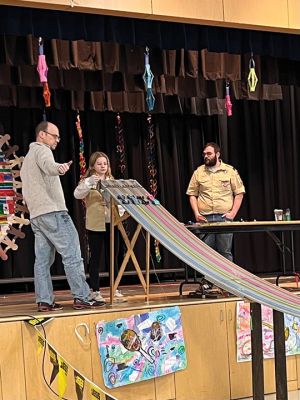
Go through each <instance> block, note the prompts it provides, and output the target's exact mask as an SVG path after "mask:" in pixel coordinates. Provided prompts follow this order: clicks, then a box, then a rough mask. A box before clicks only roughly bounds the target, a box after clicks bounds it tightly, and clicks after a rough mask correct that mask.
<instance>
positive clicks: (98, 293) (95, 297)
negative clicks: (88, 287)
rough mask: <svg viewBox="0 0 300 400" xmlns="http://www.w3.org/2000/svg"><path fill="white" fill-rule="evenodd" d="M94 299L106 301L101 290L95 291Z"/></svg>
mask: <svg viewBox="0 0 300 400" xmlns="http://www.w3.org/2000/svg"><path fill="white" fill-rule="evenodd" d="M93 300H96V301H104V303H105V300H104V298H103V296H102V294H101V293H100V292H99V291H96V292H94V298H93Z"/></svg>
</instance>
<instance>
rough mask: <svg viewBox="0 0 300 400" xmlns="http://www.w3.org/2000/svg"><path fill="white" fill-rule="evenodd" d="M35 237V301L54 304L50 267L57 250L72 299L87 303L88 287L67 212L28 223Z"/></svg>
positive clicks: (45, 215)
mask: <svg viewBox="0 0 300 400" xmlns="http://www.w3.org/2000/svg"><path fill="white" fill-rule="evenodd" d="M31 227H32V230H33V232H34V236H35V263H34V284H35V294H36V302H37V303H39V302H45V303H48V304H52V303H53V302H54V294H53V285H52V279H51V275H50V267H51V265H52V264H53V262H54V259H55V251H57V252H58V253H59V254H60V255H61V257H62V262H63V264H64V269H65V273H66V277H67V280H68V283H69V285H70V288H71V292H72V295H73V297H74V298H78V299H82V300H85V301H87V300H88V295H89V286H88V284H87V282H86V277H85V272H84V265H83V260H82V257H81V251H80V244H79V238H78V233H77V230H76V228H75V226H74V224H73V221H72V219H71V217H70V216H69V214H68V213H67V211H58V212H52V213H48V214H44V215H40V216H38V217H36V218H33V219H32V220H31Z"/></svg>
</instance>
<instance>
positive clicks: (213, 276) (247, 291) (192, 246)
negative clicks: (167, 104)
mask: <svg viewBox="0 0 300 400" xmlns="http://www.w3.org/2000/svg"><path fill="white" fill-rule="evenodd" d="M102 186H103V188H105V189H106V190H107V192H108V193H109V194H110V195H111V196H113V198H114V199H115V200H116V201H117V203H118V204H120V205H122V207H124V208H125V210H126V211H127V212H128V213H129V214H130V215H131V216H132V217H133V218H134V219H135V220H136V221H137V222H138V223H139V224H141V225H142V226H143V228H144V229H145V230H146V231H148V232H149V233H150V234H151V235H152V236H153V237H154V238H155V239H157V240H158V241H159V242H160V243H161V244H162V245H163V246H164V247H166V248H167V249H168V250H169V251H170V252H172V253H173V254H174V255H175V256H176V257H178V258H179V259H181V260H182V261H184V262H185V263H186V264H187V265H189V266H190V267H191V268H193V269H195V270H196V271H197V272H199V273H201V274H203V275H204V276H205V277H206V279H208V280H209V281H210V282H212V283H214V284H215V285H217V286H219V287H221V288H223V289H225V290H227V291H228V292H230V293H233V294H235V295H236V296H239V297H242V298H246V299H249V300H252V301H255V302H257V303H260V304H264V305H266V306H269V307H271V308H273V309H275V310H278V311H281V312H284V313H287V314H291V315H294V316H297V317H300V298H299V297H298V296H296V295H295V294H293V293H290V292H288V291H286V290H284V289H281V288H279V287H278V286H275V285H273V284H271V283H269V282H267V281H265V280H263V279H261V278H258V277H257V276H256V275H253V274H251V273H250V272H248V271H246V270H245V269H243V268H241V267H239V266H238V265H236V264H234V263H232V262H231V261H229V260H227V259H226V258H224V257H222V256H221V255H220V254H218V253H217V252H216V251H214V250H213V249H211V248H210V247H208V246H207V245H206V244H205V243H203V242H202V241H201V240H200V239H198V238H197V237H196V236H195V235H194V234H193V233H191V232H190V231H189V230H188V229H187V228H186V227H185V226H184V225H183V224H182V223H180V222H179V221H178V220H177V219H176V218H174V217H173V216H172V215H171V214H170V213H169V212H168V211H167V210H166V209H165V208H164V207H163V206H162V205H160V204H153V203H152V202H150V203H149V204H138V202H136V204H133V203H132V204H124V202H122V200H120V198H119V196H120V195H124V196H125V198H127V196H128V195H129V196H133V199H135V198H136V197H137V196H142V197H144V198H145V199H146V198H147V197H151V195H150V194H149V193H148V192H147V191H146V190H145V189H144V188H143V187H142V186H141V185H140V184H139V183H138V182H137V181H135V180H117V181H105V182H104V183H103V184H102Z"/></svg>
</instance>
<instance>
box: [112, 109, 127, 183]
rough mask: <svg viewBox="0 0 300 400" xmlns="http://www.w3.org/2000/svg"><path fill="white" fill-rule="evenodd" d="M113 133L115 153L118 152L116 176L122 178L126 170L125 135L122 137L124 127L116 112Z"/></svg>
mask: <svg viewBox="0 0 300 400" xmlns="http://www.w3.org/2000/svg"><path fill="white" fill-rule="evenodd" d="M115 133H116V143H117V154H118V158H119V160H118V178H119V179H124V178H125V176H124V174H125V170H126V164H127V162H126V153H125V137H124V129H123V124H122V118H121V116H120V114H117V117H116V125H115Z"/></svg>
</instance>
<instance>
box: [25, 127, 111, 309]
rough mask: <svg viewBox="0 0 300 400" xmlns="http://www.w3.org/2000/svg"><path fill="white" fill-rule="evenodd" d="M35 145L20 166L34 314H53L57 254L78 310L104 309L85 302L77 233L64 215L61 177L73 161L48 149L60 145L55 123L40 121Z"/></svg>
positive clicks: (56, 307) (88, 291)
mask: <svg viewBox="0 0 300 400" xmlns="http://www.w3.org/2000/svg"><path fill="white" fill-rule="evenodd" d="M35 133H36V142H34V143H31V144H30V147H29V151H28V153H27V155H26V157H25V158H24V162H23V165H22V168H21V179H22V192H23V197H24V200H25V202H26V204H27V207H28V209H29V213H30V221H31V227H32V230H33V232H34V236H35V264H34V284H35V294H36V302H37V304H38V311H57V310H61V309H62V306H61V305H60V304H57V303H55V301H54V293H53V285H52V280H51V275H50V267H51V265H52V264H53V262H54V258H55V251H57V252H58V253H59V254H60V255H61V257H62V261H63V264H64V269H65V273H66V277H67V280H68V283H69V285H70V288H71V291H72V295H73V297H74V303H73V308H74V309H76V310H80V309H84V308H93V307H99V306H103V305H105V302H103V301H101V302H100V301H88V296H89V293H90V289H89V286H88V284H87V282H86V278H85V273H84V265H83V260H82V257H81V251H80V244H79V238H78V233H77V230H76V228H75V226H74V224H73V222H72V220H71V218H70V216H69V214H68V210H67V208H66V203H65V198H64V193H63V190H62V186H61V182H60V178H59V175H64V174H65V173H66V172H67V171H68V170H69V168H70V165H71V163H72V161H70V162H68V163H64V164H59V163H57V162H55V160H54V157H53V153H52V150H55V149H56V146H57V145H58V143H59V141H60V136H59V130H58V128H57V126H56V125H54V124H52V123H50V122H46V121H43V122H41V123H39V124H38V126H37V127H36V131H35Z"/></svg>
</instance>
